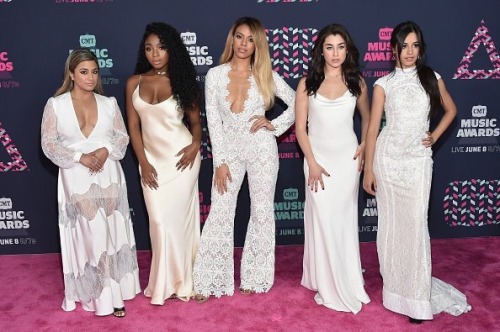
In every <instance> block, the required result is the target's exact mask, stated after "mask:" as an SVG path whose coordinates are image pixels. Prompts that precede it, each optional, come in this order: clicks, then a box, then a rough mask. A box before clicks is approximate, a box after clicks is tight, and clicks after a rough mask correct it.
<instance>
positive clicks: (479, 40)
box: [453, 21, 500, 80]
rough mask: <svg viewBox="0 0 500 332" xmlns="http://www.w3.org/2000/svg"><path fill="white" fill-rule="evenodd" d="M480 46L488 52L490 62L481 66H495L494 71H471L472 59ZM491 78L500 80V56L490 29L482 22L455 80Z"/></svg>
mask: <svg viewBox="0 0 500 332" xmlns="http://www.w3.org/2000/svg"><path fill="white" fill-rule="evenodd" d="M480 46H482V47H484V49H485V50H486V54H487V56H488V60H486V61H485V63H484V64H479V66H493V69H473V70H471V69H469V66H470V65H471V63H472V59H473V58H474V56H475V55H476V52H477V50H478V49H479V47H480ZM490 78H491V79H500V56H499V55H498V51H497V48H496V47H495V43H494V42H493V38H492V37H491V36H490V34H489V31H488V27H486V24H485V23H484V21H481V24H480V25H479V27H478V28H477V30H476V33H475V34H474V37H472V40H471V42H470V43H469V47H468V48H467V50H466V51H465V54H464V56H463V57H462V61H460V64H459V66H458V68H457V72H456V73H455V75H454V76H453V79H462V80H471V79H490Z"/></svg>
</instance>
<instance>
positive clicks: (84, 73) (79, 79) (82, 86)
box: [70, 60, 99, 92]
mask: <svg viewBox="0 0 500 332" xmlns="http://www.w3.org/2000/svg"><path fill="white" fill-rule="evenodd" d="M70 75H71V79H72V80H73V83H74V86H73V89H76V90H83V91H85V92H91V91H94V88H95V87H96V85H97V82H98V81H99V66H98V65H97V63H96V62H95V61H92V60H87V61H82V62H80V63H79V64H78V65H77V66H76V68H75V70H74V71H73V72H72V73H71V74H70Z"/></svg>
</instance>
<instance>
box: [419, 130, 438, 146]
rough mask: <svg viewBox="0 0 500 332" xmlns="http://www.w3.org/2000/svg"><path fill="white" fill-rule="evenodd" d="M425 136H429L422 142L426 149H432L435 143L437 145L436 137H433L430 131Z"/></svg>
mask: <svg viewBox="0 0 500 332" xmlns="http://www.w3.org/2000/svg"><path fill="white" fill-rule="evenodd" d="M425 134H426V135H427V137H426V138H424V139H423V140H422V144H423V146H425V147H426V148H430V147H431V146H433V145H434V143H436V140H435V139H434V137H432V133H431V132H430V131H427V132H426V133H425Z"/></svg>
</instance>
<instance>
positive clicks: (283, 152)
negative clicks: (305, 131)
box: [278, 125, 301, 159]
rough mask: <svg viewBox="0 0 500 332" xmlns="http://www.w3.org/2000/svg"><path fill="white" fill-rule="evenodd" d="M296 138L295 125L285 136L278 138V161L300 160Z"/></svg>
mask: <svg viewBox="0 0 500 332" xmlns="http://www.w3.org/2000/svg"><path fill="white" fill-rule="evenodd" d="M297 149H298V144H297V136H296V135H295V125H292V127H291V128H290V129H289V130H287V131H286V134H285V135H281V136H280V137H279V138H278V155H279V158H280V159H300V158H301V155H300V153H299V152H298V150H297Z"/></svg>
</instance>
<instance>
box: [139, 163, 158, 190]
mask: <svg viewBox="0 0 500 332" xmlns="http://www.w3.org/2000/svg"><path fill="white" fill-rule="evenodd" d="M140 166H141V181H142V184H143V185H145V186H148V187H149V188H150V189H155V190H156V189H158V173H156V169H155V168H154V167H153V165H151V164H150V163H144V164H141V165H140Z"/></svg>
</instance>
